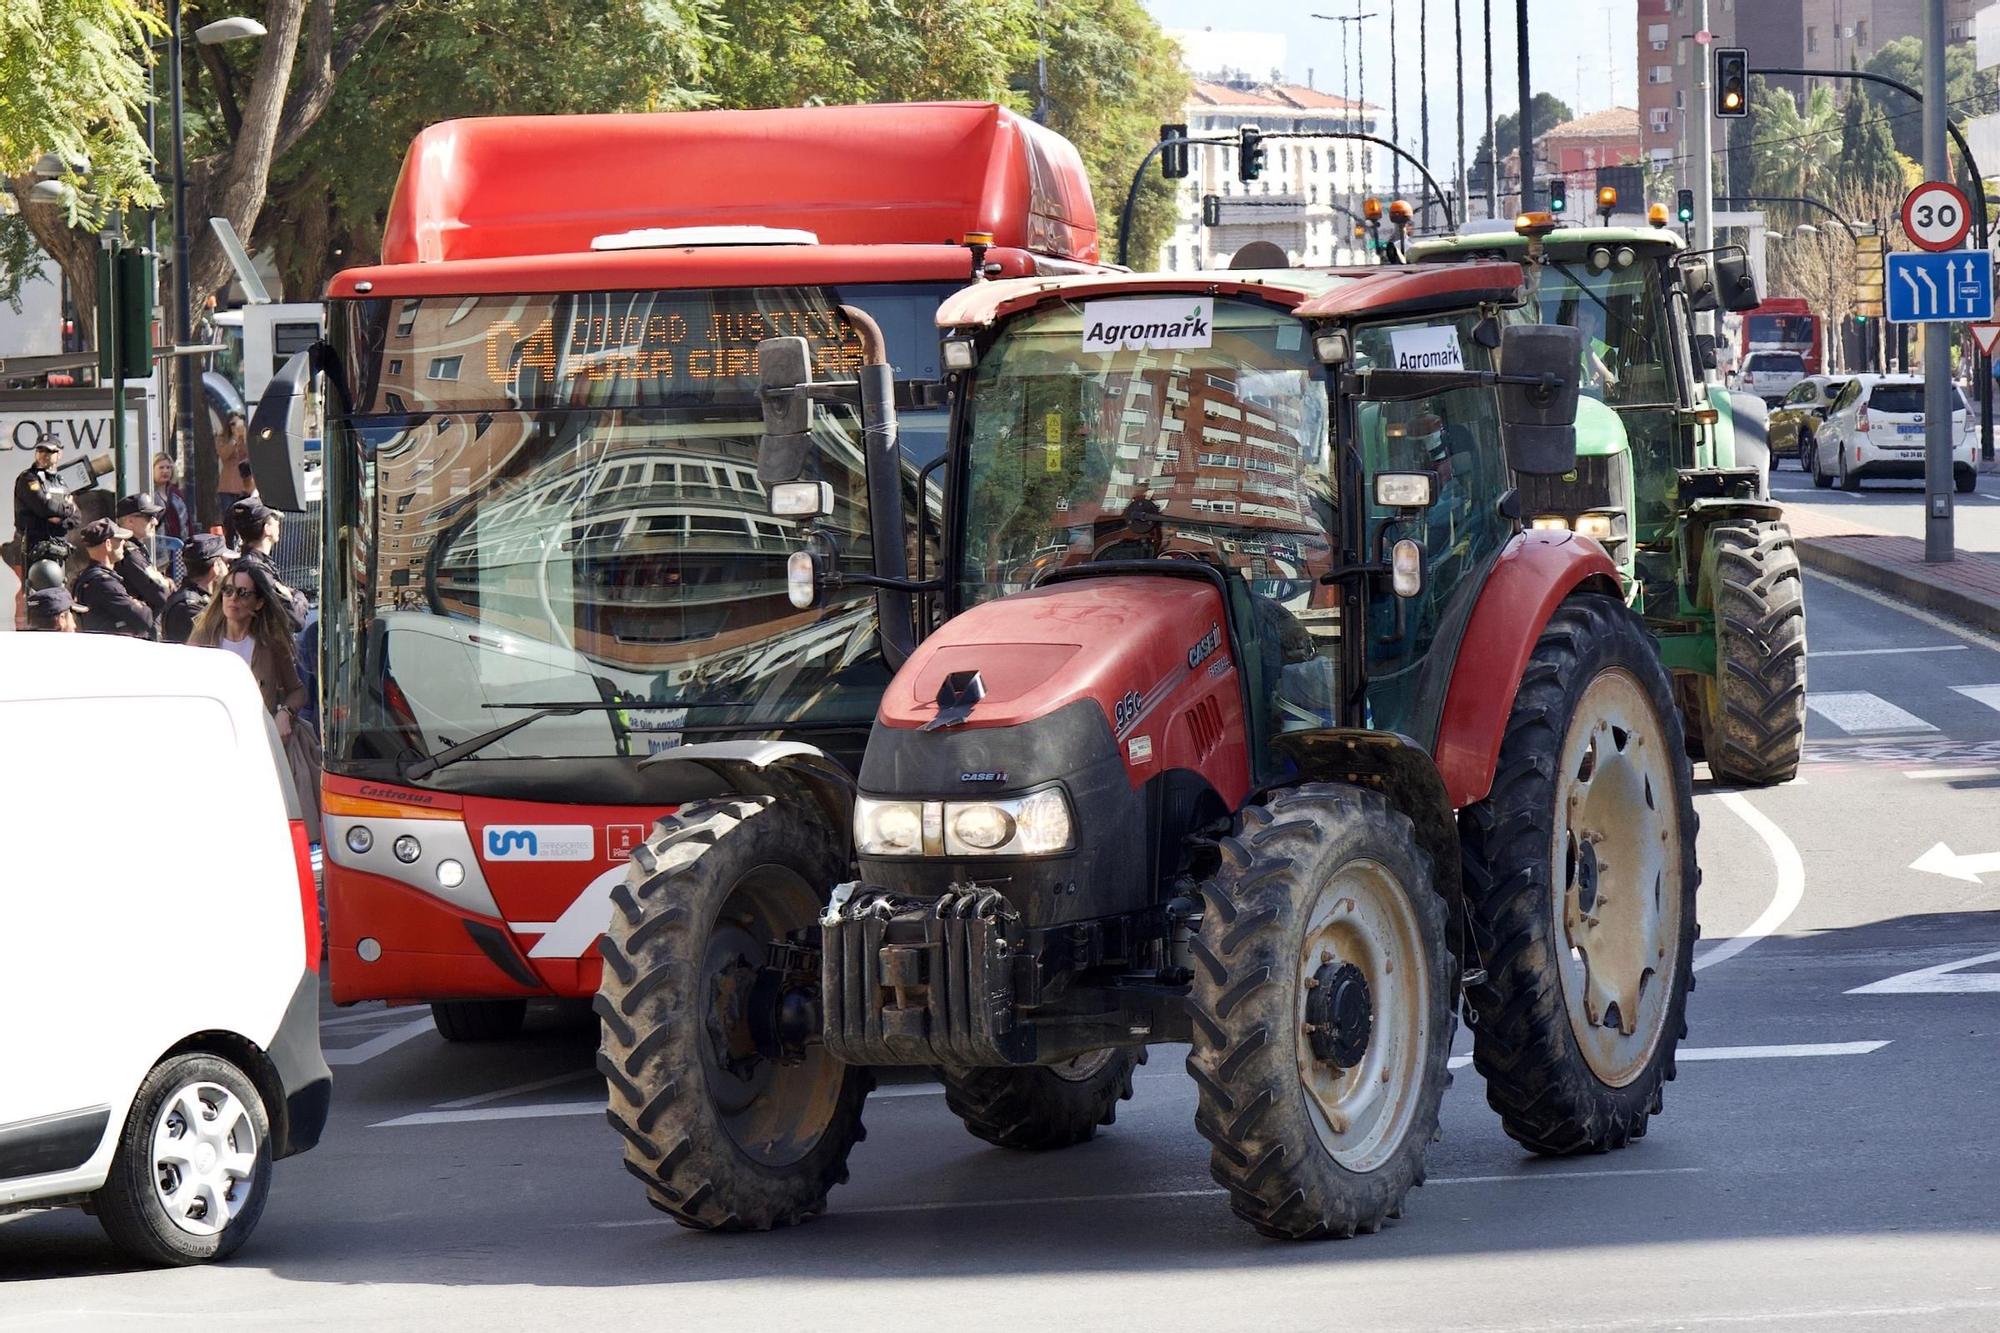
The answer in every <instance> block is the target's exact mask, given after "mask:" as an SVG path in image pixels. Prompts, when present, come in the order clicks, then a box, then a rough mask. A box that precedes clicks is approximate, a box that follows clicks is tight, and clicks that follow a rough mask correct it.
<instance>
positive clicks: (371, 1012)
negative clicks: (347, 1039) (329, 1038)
mask: <svg viewBox="0 0 2000 1333" xmlns="http://www.w3.org/2000/svg"><path fill="white" fill-rule="evenodd" d="M394 1017H396V1011H395V1010H394V1009H390V1008H387V1007H384V1008H381V1009H363V1010H360V1011H358V1012H354V1013H345V1014H332V1015H330V1016H328V1017H326V1018H322V1019H320V1021H319V1025H320V1026H321V1027H322V1028H343V1027H351V1026H352V1025H354V1024H356V1023H379V1022H381V1021H382V1020H383V1019H385V1018H394Z"/></svg>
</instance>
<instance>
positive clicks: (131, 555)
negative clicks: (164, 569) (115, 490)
mask: <svg viewBox="0 0 2000 1333" xmlns="http://www.w3.org/2000/svg"><path fill="white" fill-rule="evenodd" d="M164 512H166V511H165V510H164V509H163V508H162V507H161V506H160V502H159V501H157V500H155V499H154V498H153V497H152V496H150V495H147V494H145V493H144V492H143V491H142V492H140V493H139V494H138V495H128V496H126V497H125V498H124V499H122V500H120V501H119V502H118V508H117V509H116V510H115V511H114V515H113V516H114V517H115V518H116V519H117V521H118V526H119V527H121V528H123V529H125V531H126V532H128V533H130V534H131V537H130V539H129V540H128V541H127V542H126V543H125V553H124V554H123V555H121V556H119V557H118V565H117V570H118V581H119V582H120V583H123V584H124V585H125V591H126V592H129V593H131V594H132V595H133V596H134V597H136V598H138V599H139V600H140V601H142V602H144V603H145V604H146V609H147V610H148V611H151V612H152V613H153V619H154V620H155V621H156V622H157V621H158V620H159V618H160V614H161V613H162V612H163V611H165V610H166V609H167V595H168V594H169V593H171V592H173V590H174V581H173V580H172V579H170V578H168V577H167V576H166V575H165V574H162V573H161V572H160V571H159V570H158V569H155V568H154V567H153V559H152V556H151V555H150V554H149V553H148V552H147V550H146V546H147V543H149V542H151V541H152V540H153V534H154V533H155V532H158V531H159V530H160V515H161V514H162V513H164Z"/></svg>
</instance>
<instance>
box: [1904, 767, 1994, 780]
mask: <svg viewBox="0 0 2000 1333" xmlns="http://www.w3.org/2000/svg"><path fill="white" fill-rule="evenodd" d="M1903 776H1904V777H1906V778H1909V779H1910V780H1911V781H1913V782H1954V781H1956V780H1958V779H1959V778H2000V768H1911V769H1905V770H1904V771H1903Z"/></svg>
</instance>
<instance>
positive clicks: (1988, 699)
mask: <svg viewBox="0 0 2000 1333" xmlns="http://www.w3.org/2000/svg"><path fill="white" fill-rule="evenodd" d="M1951 692H1952V693H1953V694H1962V695H1964V696H1965V697H1966V698H1968V699H1970V700H1972V702H1974V703H1976V704H1984V705H1985V706H1986V707H1988V708H1991V709H1992V710H1993V711H1994V712H1996V713H2000V685H1954V686H1952V687H1951Z"/></svg>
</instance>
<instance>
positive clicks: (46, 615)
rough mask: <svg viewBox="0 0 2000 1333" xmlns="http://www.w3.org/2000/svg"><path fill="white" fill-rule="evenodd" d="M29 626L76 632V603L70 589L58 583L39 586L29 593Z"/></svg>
mask: <svg viewBox="0 0 2000 1333" xmlns="http://www.w3.org/2000/svg"><path fill="white" fill-rule="evenodd" d="M28 628H29V629H38V630H46V631H53V632H55V633H58V634H74V633H76V603H75V602H74V601H73V600H72V599H71V598H70V595H69V589H67V588H65V587H63V586H62V585H61V584H57V585H56V586H55V587H53V588H37V589H35V591H33V592H31V593H29V594H28Z"/></svg>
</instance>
